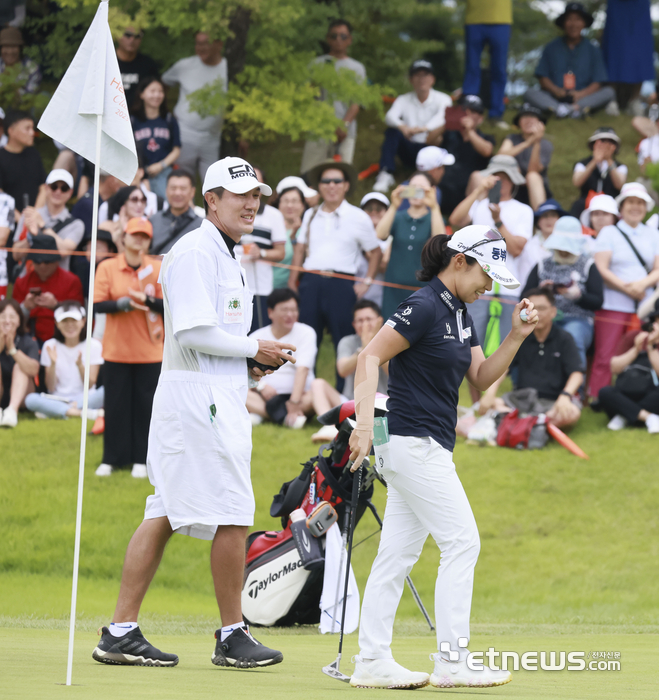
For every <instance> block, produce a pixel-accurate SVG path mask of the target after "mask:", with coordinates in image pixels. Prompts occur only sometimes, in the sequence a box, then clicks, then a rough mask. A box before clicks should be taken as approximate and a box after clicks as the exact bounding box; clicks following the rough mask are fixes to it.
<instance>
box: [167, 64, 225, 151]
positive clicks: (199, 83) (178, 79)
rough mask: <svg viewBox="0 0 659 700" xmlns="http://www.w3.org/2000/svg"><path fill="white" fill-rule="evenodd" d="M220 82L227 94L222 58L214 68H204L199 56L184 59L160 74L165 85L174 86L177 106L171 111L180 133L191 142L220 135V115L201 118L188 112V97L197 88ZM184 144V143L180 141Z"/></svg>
mask: <svg viewBox="0 0 659 700" xmlns="http://www.w3.org/2000/svg"><path fill="white" fill-rule="evenodd" d="M218 79H219V80H221V81H222V90H223V91H224V92H226V91H227V87H228V85H229V74H228V67H227V59H226V58H223V59H222V60H221V61H220V62H219V63H218V64H217V65H216V66H209V65H206V64H205V63H204V62H203V61H202V60H201V59H200V58H199V56H188V58H182V59H181V60H180V61H177V62H176V63H175V64H174V65H173V66H172V67H171V68H170V69H169V70H166V71H165V72H164V73H163V74H162V80H163V82H164V83H165V85H178V86H179V93H178V102H177V103H176V107H174V116H175V117H176V118H177V119H178V123H179V128H180V130H181V133H183V132H187V133H189V134H190V135H191V136H192V137H193V138H195V137H196V138H195V141H196V140H198V139H199V137H200V134H198V133H197V132H203V134H201V136H203V135H204V134H213V135H219V134H220V132H221V131H222V116H223V115H222V112H218V113H217V114H215V115H212V116H209V117H202V116H201V115H200V114H199V113H198V112H193V111H192V110H191V109H190V103H189V101H188V95H189V94H190V93H192V92H195V91H196V90H199V89H200V88H203V87H206V86H207V85H210V84H211V83H214V82H216V81H217V80H218ZM182 140H184V139H182Z"/></svg>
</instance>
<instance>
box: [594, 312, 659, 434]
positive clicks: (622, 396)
mask: <svg viewBox="0 0 659 700" xmlns="http://www.w3.org/2000/svg"><path fill="white" fill-rule="evenodd" d="M658 372H659V308H657V305H655V308H654V309H653V311H652V313H651V314H650V316H649V317H648V319H647V321H646V322H645V323H644V324H643V327H642V328H641V329H640V330H636V331H630V332H629V333H627V334H626V335H624V336H623V337H622V338H621V339H620V342H619V343H618V345H617V347H616V352H615V355H614V356H613V357H612V358H611V373H612V374H616V375H618V377H617V379H616V382H615V385H614V386H605V387H603V388H602V389H600V393H599V402H600V405H601V406H602V408H603V409H604V410H605V411H606V413H607V415H608V416H609V418H610V419H611V420H610V421H609V423H608V425H607V426H606V427H607V428H608V429H609V430H622V429H623V428H624V427H625V426H627V425H639V424H642V423H645V426H646V427H647V429H648V433H651V434H654V433H659V385H658V383H657V373H658Z"/></svg>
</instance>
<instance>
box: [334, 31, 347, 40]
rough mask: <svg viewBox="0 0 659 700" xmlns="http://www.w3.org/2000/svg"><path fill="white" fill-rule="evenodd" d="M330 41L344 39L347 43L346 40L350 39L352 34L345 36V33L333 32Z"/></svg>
mask: <svg viewBox="0 0 659 700" xmlns="http://www.w3.org/2000/svg"><path fill="white" fill-rule="evenodd" d="M329 38H330V39H343V41H345V40H346V39H349V38H350V34H344V33H343V32H332V33H331V34H330V35H329Z"/></svg>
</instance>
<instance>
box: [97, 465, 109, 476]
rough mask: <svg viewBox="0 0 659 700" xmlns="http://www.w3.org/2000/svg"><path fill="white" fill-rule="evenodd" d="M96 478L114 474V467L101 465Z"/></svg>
mask: <svg viewBox="0 0 659 700" xmlns="http://www.w3.org/2000/svg"><path fill="white" fill-rule="evenodd" d="M95 474H96V476H110V474H112V466H111V465H110V464H105V463H103V464H101V465H99V466H98V467H97V468H96V472H95Z"/></svg>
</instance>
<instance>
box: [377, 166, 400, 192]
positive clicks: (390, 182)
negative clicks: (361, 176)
mask: <svg viewBox="0 0 659 700" xmlns="http://www.w3.org/2000/svg"><path fill="white" fill-rule="evenodd" d="M395 184H396V178H395V177H394V176H393V175H392V174H391V173H388V172H387V171H386V170H380V172H379V173H378V176H377V177H376V178H375V184H374V185H373V191H374V192H389V190H390V189H391V188H392V187H393V186H394V185H395Z"/></svg>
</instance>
